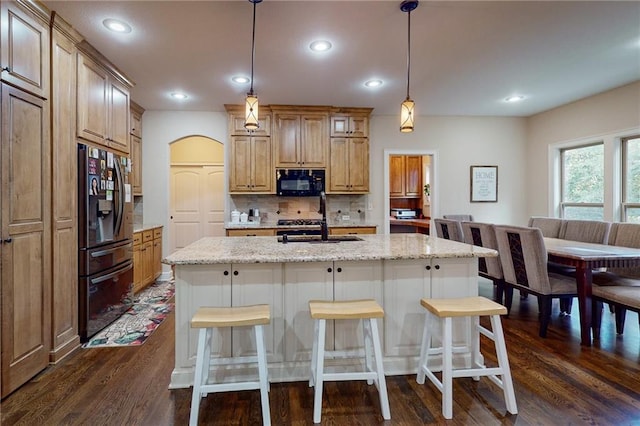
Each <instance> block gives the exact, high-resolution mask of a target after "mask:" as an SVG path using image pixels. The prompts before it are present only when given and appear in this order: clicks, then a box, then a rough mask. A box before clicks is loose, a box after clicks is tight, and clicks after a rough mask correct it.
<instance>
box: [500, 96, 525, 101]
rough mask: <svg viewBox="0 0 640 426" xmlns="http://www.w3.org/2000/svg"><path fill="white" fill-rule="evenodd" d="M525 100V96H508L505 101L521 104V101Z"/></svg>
mask: <svg viewBox="0 0 640 426" xmlns="http://www.w3.org/2000/svg"><path fill="white" fill-rule="evenodd" d="M523 99H524V96H522V95H513V96H508V97H506V98H505V99H504V101H505V102H520V101H521V100H523Z"/></svg>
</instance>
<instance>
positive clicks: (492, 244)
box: [461, 222, 504, 303]
mask: <svg viewBox="0 0 640 426" xmlns="http://www.w3.org/2000/svg"><path fill="white" fill-rule="evenodd" d="M461 225H462V233H463V235H464V242H465V243H467V244H471V245H474V246H479V247H485V248H490V249H494V250H498V242H497V241H496V231H495V229H493V224H491V223H482V222H461ZM478 275H480V276H481V277H483V278H487V279H489V280H491V281H493V284H494V286H495V294H494V300H495V301H496V302H498V303H502V295H503V292H504V275H503V274H502V264H501V263H500V258H499V257H480V258H478Z"/></svg>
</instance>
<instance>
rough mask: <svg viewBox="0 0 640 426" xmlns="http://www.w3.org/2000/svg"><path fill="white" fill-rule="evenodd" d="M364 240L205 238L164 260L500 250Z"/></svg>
mask: <svg viewBox="0 0 640 426" xmlns="http://www.w3.org/2000/svg"><path fill="white" fill-rule="evenodd" d="M358 237H360V238H362V241H342V242H339V243H304V242H289V243H288V244H283V243H281V242H278V239H277V237H233V238H229V237H206V238H202V239H200V240H198V241H196V242H194V243H192V244H190V245H188V246H187V247H185V248H183V249H180V250H178V251H176V252H174V253H173V254H171V255H169V256H167V257H166V258H165V259H163V260H162V261H163V263H166V264H169V265H207V264H221V263H284V262H332V261H349V260H397V259H432V258H471V257H496V256H497V255H498V252H497V251H495V250H491V249H486V248H482V247H477V246H472V245H469V244H464V243H459V242H456V241H451V240H445V239H442V238H436V237H432V236H427V235H423V234H388V235H385V234H374V235H358Z"/></svg>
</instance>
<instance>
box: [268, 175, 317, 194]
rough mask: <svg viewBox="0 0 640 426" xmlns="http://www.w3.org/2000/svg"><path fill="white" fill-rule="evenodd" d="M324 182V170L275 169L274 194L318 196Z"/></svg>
mask: <svg viewBox="0 0 640 426" xmlns="http://www.w3.org/2000/svg"><path fill="white" fill-rule="evenodd" d="M324 182H325V181H324V170H310V169H304V170H300V169H276V194H278V195H281V196H285V197H313V196H319V195H320V193H321V192H322V191H324Z"/></svg>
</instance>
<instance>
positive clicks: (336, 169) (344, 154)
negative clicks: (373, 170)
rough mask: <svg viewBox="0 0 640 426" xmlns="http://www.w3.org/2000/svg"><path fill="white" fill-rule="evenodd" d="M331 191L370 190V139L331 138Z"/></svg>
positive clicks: (357, 191) (359, 191) (351, 191)
mask: <svg viewBox="0 0 640 426" xmlns="http://www.w3.org/2000/svg"><path fill="white" fill-rule="evenodd" d="M329 192H333V193H338V192H350V193H354V192H355V193H367V192H369V140H368V139H366V138H331V173H330V177H329Z"/></svg>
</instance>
